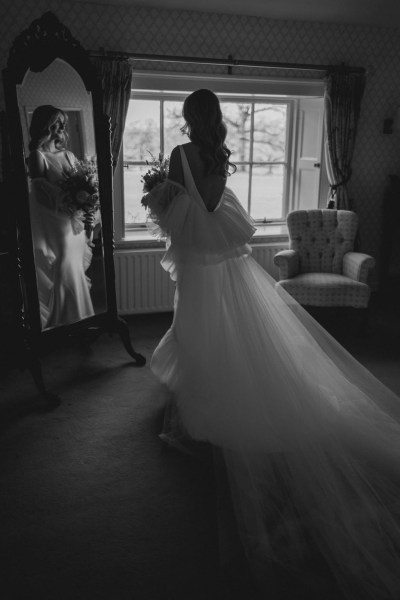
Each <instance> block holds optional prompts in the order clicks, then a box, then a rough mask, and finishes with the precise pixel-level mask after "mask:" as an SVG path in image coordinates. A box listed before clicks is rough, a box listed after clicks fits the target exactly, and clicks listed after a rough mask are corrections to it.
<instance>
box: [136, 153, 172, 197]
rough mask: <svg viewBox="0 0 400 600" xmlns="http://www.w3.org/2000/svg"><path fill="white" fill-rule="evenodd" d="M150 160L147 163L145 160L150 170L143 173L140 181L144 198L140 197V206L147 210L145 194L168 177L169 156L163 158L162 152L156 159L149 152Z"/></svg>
mask: <svg viewBox="0 0 400 600" xmlns="http://www.w3.org/2000/svg"><path fill="white" fill-rule="evenodd" d="M149 154H150V156H151V158H152V160H151V161H150V162H149V161H148V160H146V164H147V165H149V166H150V169H148V170H147V171H146V173H144V174H143V175H142V176H141V178H140V181H141V182H142V183H143V192H144V196H143V197H142V206H144V207H145V208H147V205H148V202H147V200H146V198H147V194H148V193H149V192H150V191H151V190H152V189H153V188H154V187H155V186H156V185H158V184H159V183H162V182H163V181H165V180H166V179H167V177H168V171H169V156H164V154H163V153H162V152H160V153H159V155H158V158H156V157H155V156H153V154H152V153H151V152H149Z"/></svg>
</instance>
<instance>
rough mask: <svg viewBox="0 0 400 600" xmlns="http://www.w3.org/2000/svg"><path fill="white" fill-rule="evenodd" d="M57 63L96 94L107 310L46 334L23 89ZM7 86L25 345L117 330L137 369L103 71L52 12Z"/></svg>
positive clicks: (12, 64)
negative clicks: (125, 314)
mask: <svg viewBox="0 0 400 600" xmlns="http://www.w3.org/2000/svg"><path fill="white" fill-rule="evenodd" d="M55 59H61V60H63V61H64V62H65V63H67V64H68V65H69V66H71V67H72V68H73V69H74V70H75V71H76V73H77V74H78V75H79V76H80V77H81V79H82V81H83V84H84V86H85V88H86V90H87V92H88V93H90V94H91V98H92V106H93V121H94V131H95V146H96V155H97V167H98V179H99V195H100V205H101V227H102V242H103V253H104V271H105V273H104V275H105V288H106V289H105V292H106V305H107V306H106V309H105V311H104V312H99V313H98V314H95V315H93V316H90V317H87V318H85V319H83V320H81V321H79V322H77V323H71V324H68V325H60V326H57V327H53V328H51V329H44V330H42V327H41V322H40V306H39V298H38V289H37V281H36V272H35V260H34V252H33V241H32V231H31V220H30V211H29V190H28V184H27V176H26V160H25V159H26V156H25V152H24V138H23V130H22V123H21V117H20V110H19V105H18V96H17V89H18V86H20V85H21V84H22V82H23V79H24V77H25V75H26V74H27V72H28V71H29V70H30V71H32V72H35V73H39V72H42V71H43V70H44V69H45V68H47V67H48V66H49V65H50V64H51V63H52V62H53V61H54V60H55ZM3 83H4V91H5V101H6V113H7V121H8V132H9V148H10V161H9V164H10V169H9V171H10V172H9V173H7V174H6V184H7V185H6V189H7V196H8V197H7V200H6V205H7V206H8V208H9V210H10V211H11V212H12V220H13V221H15V225H16V230H17V252H18V256H17V262H18V268H19V271H20V272H19V275H20V279H21V284H22V296H23V301H22V310H21V325H22V330H23V332H24V338H25V343H27V344H29V345H31V346H32V348H34V349H39V348H40V347H41V346H42V345H43V343H44V342H45V341H46V340H48V339H53V340H54V339H57V338H59V337H60V336H63V335H70V334H74V333H78V332H79V330H82V329H86V330H87V329H89V328H90V329H91V330H96V329H98V330H100V332H101V331H102V330H105V331H109V332H110V331H111V332H112V331H115V332H117V333H118V334H119V335H120V337H121V340H122V342H123V344H124V346H125V348H126V350H127V352H128V353H129V354H130V355H131V356H132V358H134V360H135V363H136V365H137V366H142V365H143V364H145V358H144V357H143V356H142V355H140V354H138V353H137V352H135V351H134V349H133V348H132V346H131V342H130V339H129V332H128V328H127V325H126V322H125V321H124V320H122V319H120V318H119V317H118V314H117V303H116V293H115V272H114V259H113V251H114V228H113V207H112V163H111V148H110V121H109V118H108V117H107V116H106V115H104V112H103V100H102V90H101V86H100V84H99V81H98V78H97V72H96V69H95V67H94V66H93V64H92V63H91V62H90V59H89V56H88V53H87V52H86V51H85V50H84V49H83V47H82V46H81V45H80V43H79V42H78V41H77V40H75V39H74V38H73V37H72V35H71V33H70V31H69V30H68V29H67V28H66V27H65V26H64V25H62V24H61V23H60V21H59V20H58V18H57V17H56V16H55V15H54V14H53V13H51V12H47V13H45V14H44V15H43V16H42V17H41V18H40V19H37V20H35V21H33V22H32V23H31V25H30V27H29V28H28V29H26V30H24V31H22V33H21V34H20V35H19V36H17V38H16V39H15V41H14V44H13V46H12V47H11V49H10V53H9V58H8V63H7V67H6V69H4V70H3Z"/></svg>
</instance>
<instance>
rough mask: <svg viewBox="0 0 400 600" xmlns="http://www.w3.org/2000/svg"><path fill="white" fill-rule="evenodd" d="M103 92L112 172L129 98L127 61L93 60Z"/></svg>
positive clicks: (130, 66)
mask: <svg viewBox="0 0 400 600" xmlns="http://www.w3.org/2000/svg"><path fill="white" fill-rule="evenodd" d="M92 60H93V63H94V65H95V67H96V69H97V72H98V74H99V77H100V82H101V87H102V90H103V110H104V113H105V114H106V115H108V116H109V117H110V127H111V153H112V164H113V171H115V167H116V165H117V162H118V156H119V153H120V150H121V145H122V136H123V134H124V128H125V120H126V115H127V112H128V106H129V100H130V97H131V79H132V65H131V64H130V63H129V62H128V61H127V60H121V59H116V60H114V59H113V60H110V59H108V58H107V59H103V58H101V57H100V58H93V59H92Z"/></svg>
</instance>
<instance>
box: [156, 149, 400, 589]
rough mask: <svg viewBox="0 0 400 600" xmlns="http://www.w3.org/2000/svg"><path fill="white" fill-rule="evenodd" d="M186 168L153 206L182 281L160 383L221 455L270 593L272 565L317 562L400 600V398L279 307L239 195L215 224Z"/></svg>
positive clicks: (227, 195)
mask: <svg viewBox="0 0 400 600" xmlns="http://www.w3.org/2000/svg"><path fill="white" fill-rule="evenodd" d="M181 156H182V164H183V167H184V174H185V187H182V186H180V185H178V184H174V183H173V182H170V181H169V182H166V183H163V184H161V185H159V186H157V187H156V188H155V189H154V190H153V191H152V193H151V194H150V198H149V206H150V209H151V213H152V218H153V220H154V221H155V223H156V224H157V226H158V228H159V232H162V234H164V235H167V236H168V250H167V252H166V255H165V257H164V259H163V266H164V268H165V269H166V270H168V271H169V273H170V274H171V277H172V278H173V279H174V280H175V281H176V283H177V288H176V299H175V314H174V320H173V324H172V327H171V328H170V330H169V331H168V332H167V333H166V335H165V336H164V338H163V339H162V340H161V342H160V344H159V345H158V347H157V349H156V351H155V353H154V355H153V359H152V368H153V371H154V372H155V374H156V375H157V376H158V377H159V379H160V380H161V381H162V382H163V383H165V384H166V386H167V387H168V388H169V390H170V391H171V392H172V394H173V399H174V402H175V404H176V407H177V410H178V414H179V418H180V421H181V423H182V425H183V427H184V429H185V431H186V432H187V434H188V435H189V436H190V437H191V438H193V439H194V440H199V441H202V442H208V443H210V444H212V446H214V447H216V448H218V449H219V452H220V453H221V456H222V457H223V462H224V465H225V469H226V472H227V475H228V480H229V485H230V493H231V498H232V503H233V506H234V509H235V516H236V523H237V527H238V531H239V534H240V538H241V541H242V544H243V547H244V549H245V551H246V555H247V558H248V560H249V563H250V564H251V566H252V567H253V570H254V573H255V575H256V577H257V579H258V581H259V582H260V584H261V585H263V586H264V588H265V591H266V592H267V591H268V589H269V571H268V569H267V565H269V564H270V563H271V562H275V563H277V564H279V565H280V566H281V567H282V568H284V569H287V570H289V571H293V572H296V573H298V574H301V573H304V571H305V569H306V568H309V566H310V560H311V558H312V560H313V561H316V560H318V561H320V564H324V565H325V566H326V568H327V569H328V570H329V572H330V573H331V574H332V575H333V577H334V579H335V581H336V582H337V585H338V586H339V588H340V590H341V593H343V595H344V596H345V597H346V598H349V599H352V600H367V599H368V600H372V599H373V600H378V599H380V600H383V599H392V600H398V598H400V577H399V573H400V495H399V494H400V469H399V467H400V399H399V398H398V397H397V396H396V395H395V394H393V393H392V392H391V391H390V390H389V389H388V388H387V387H385V386H384V385H383V384H382V383H381V382H379V381H378V380H377V379H376V378H375V377H374V376H373V375H372V374H371V373H370V372H369V371H367V370H366V369H365V368H364V367H363V366H362V365H361V364H360V363H358V362H357V361H356V360H355V359H354V358H353V357H352V356H351V355H350V354H349V353H348V352H347V351H346V350H345V349H344V348H343V347H342V346H341V345H340V344H339V343H338V342H337V341H336V340H335V339H334V338H333V337H332V336H330V335H329V334H328V333H327V332H326V331H325V330H324V329H323V328H322V327H321V326H320V325H319V324H318V323H317V322H316V321H315V320H314V319H313V318H312V317H311V316H310V315H309V314H308V313H307V312H306V311H305V310H304V309H302V308H301V306H300V305H298V304H297V303H296V302H295V301H294V300H293V299H292V298H291V297H290V296H288V295H287V294H284V295H278V293H277V292H276V291H275V288H274V281H273V280H272V278H271V277H270V276H269V275H268V274H267V273H266V272H265V271H264V270H263V269H262V268H261V267H260V266H259V265H258V263H257V262H256V261H255V260H254V259H253V258H252V256H251V249H250V247H249V246H248V244H247V242H248V241H249V240H250V238H251V236H252V234H253V231H254V228H253V225H252V223H251V221H250V219H249V217H248V216H247V214H246V213H245V211H244V210H243V208H242V207H241V205H240V203H239V201H238V200H237V198H236V197H235V195H234V194H233V193H232V192H231V191H230V190H229V189H228V188H226V189H225V191H224V193H223V196H222V198H221V200H220V203H219V205H218V206H217V209H216V210H215V211H214V212H212V213H209V212H208V211H207V210H206V208H205V206H204V203H203V201H202V199H201V197H200V195H199V193H198V191H197V189H196V186H195V184H194V180H193V177H192V175H191V173H190V168H189V165H188V163H187V160H186V158H185V155H184V152H183V151H182V152H181ZM314 576H316V573H315V572H314Z"/></svg>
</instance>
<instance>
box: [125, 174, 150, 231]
mask: <svg viewBox="0 0 400 600" xmlns="http://www.w3.org/2000/svg"><path fill="white" fill-rule="evenodd" d="M147 169H148V167H147V165H141V166H136V165H135V166H134V165H129V167H127V168H124V198H125V224H126V225H130V224H132V223H144V222H145V221H146V209H145V208H144V207H143V206H142V205H141V203H140V202H141V200H142V196H143V183H142V182H141V181H140V177H141V175H142V174H143V173H145V171H147Z"/></svg>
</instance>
